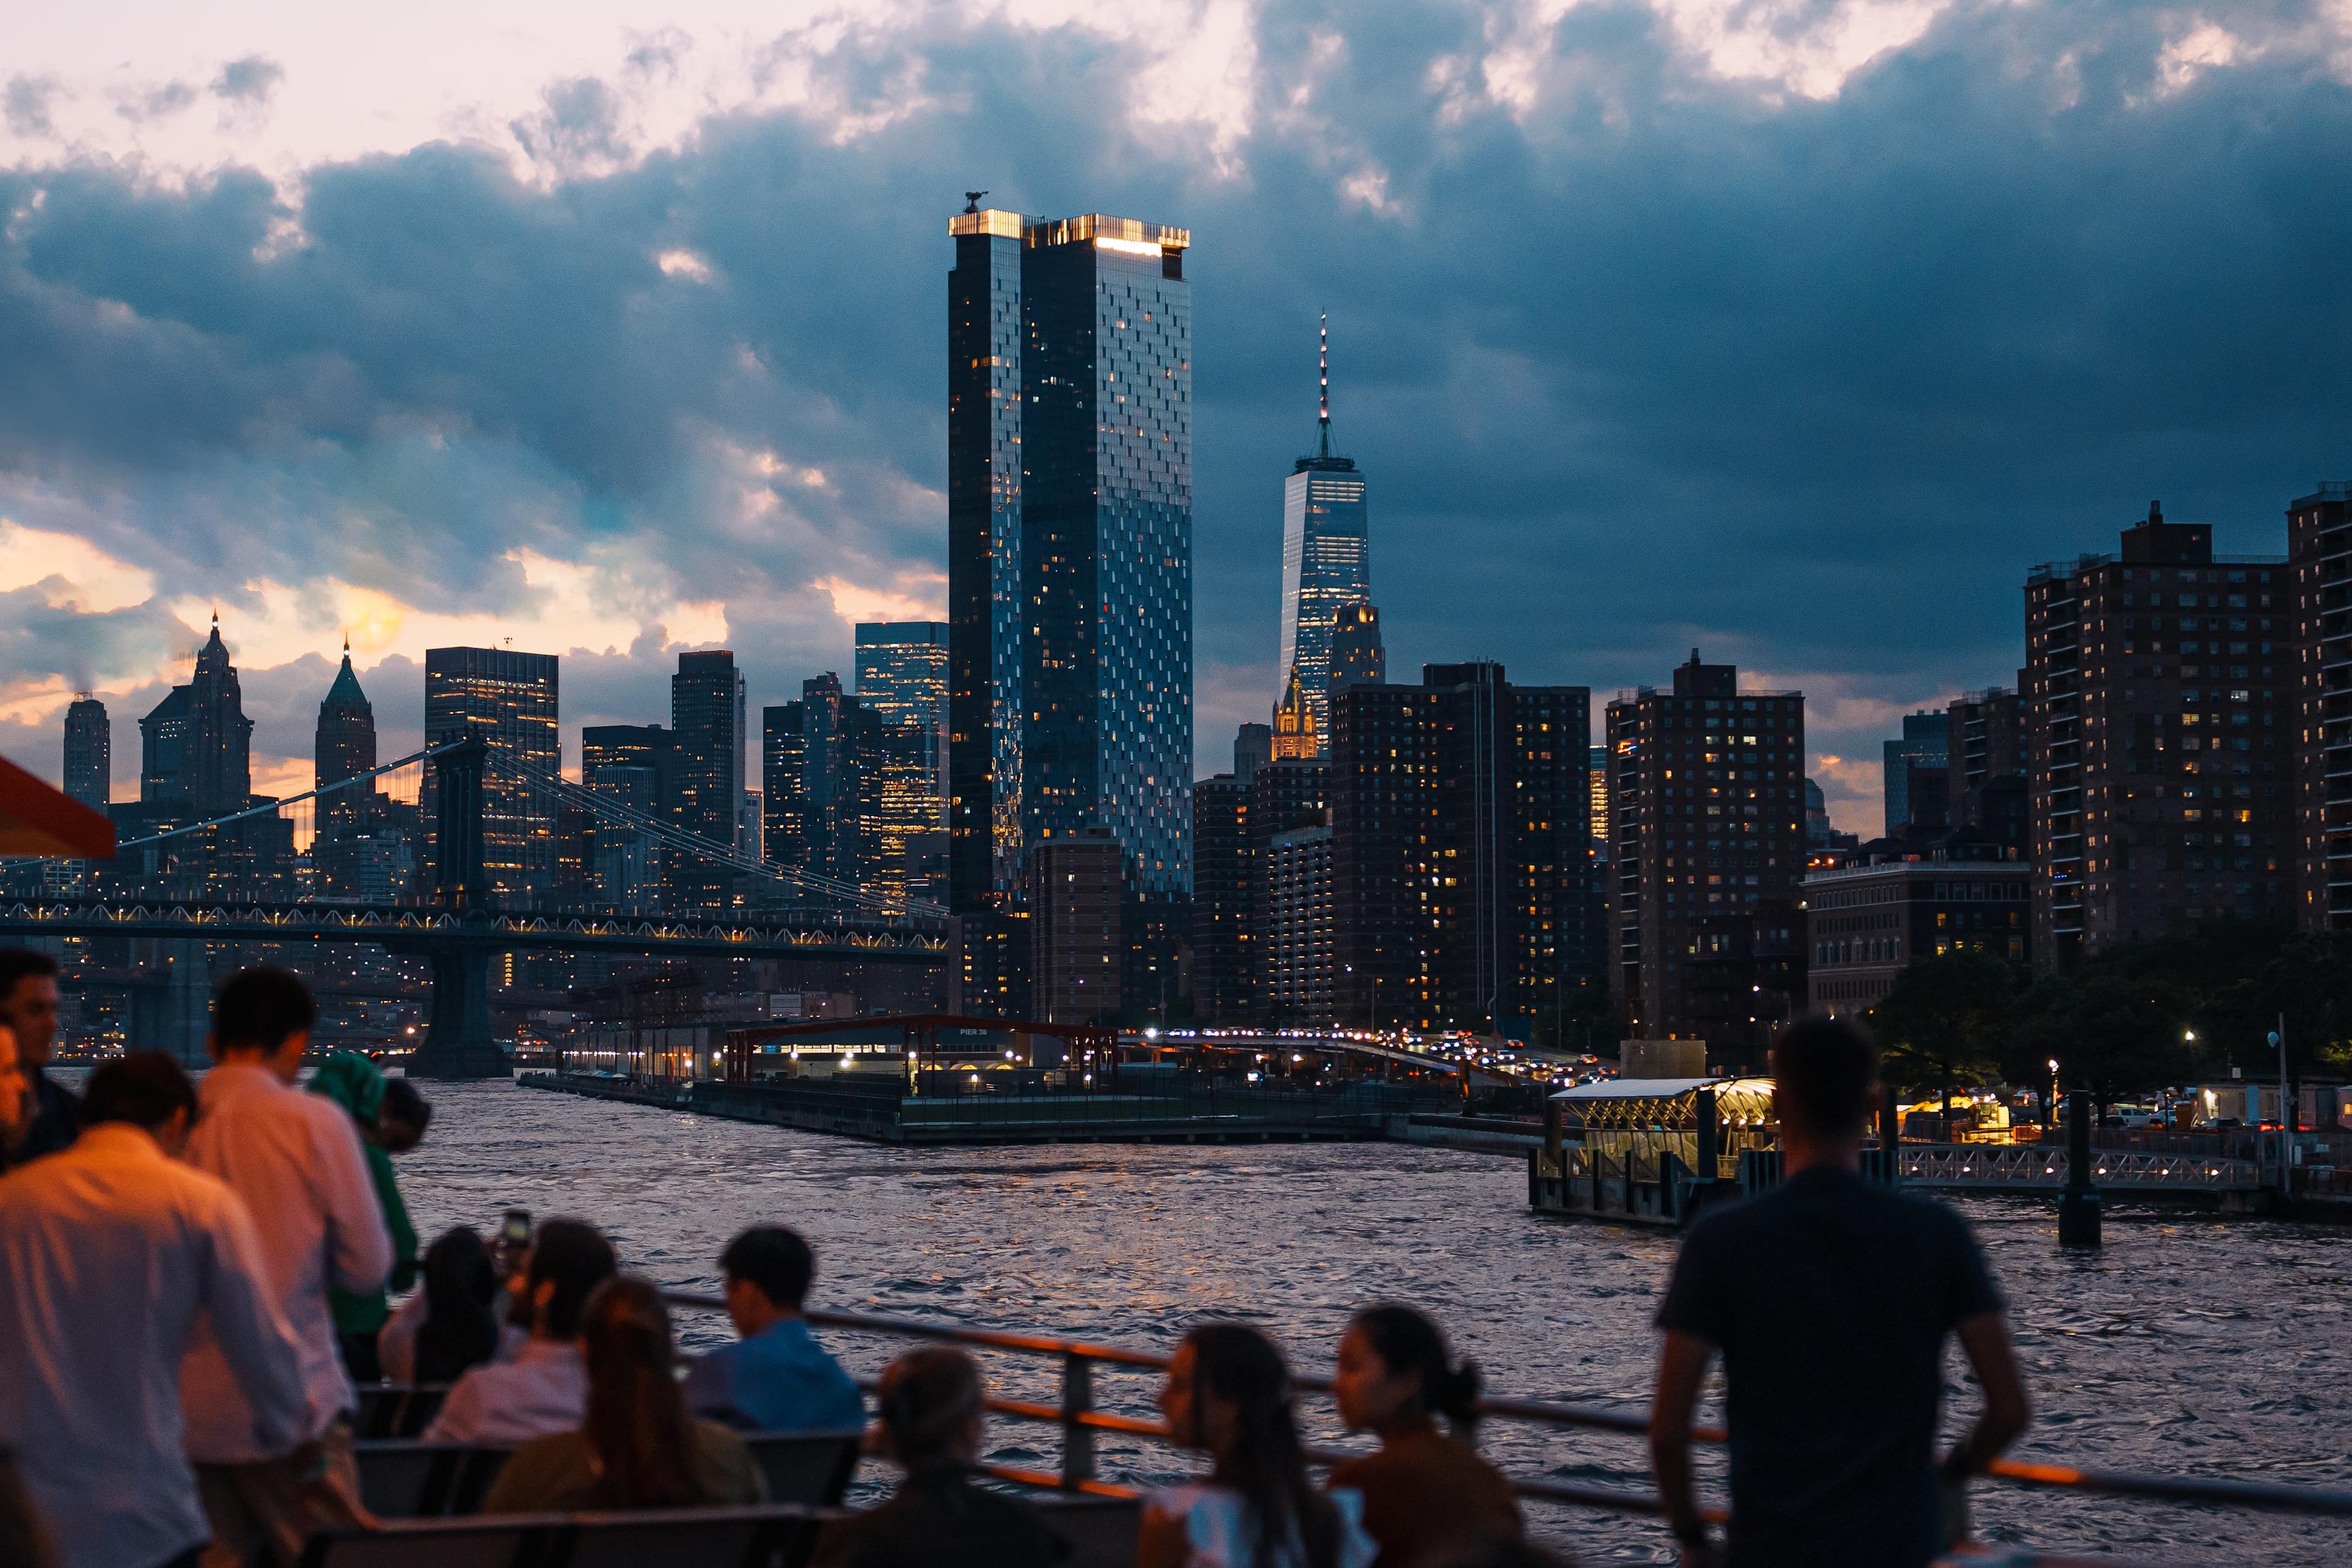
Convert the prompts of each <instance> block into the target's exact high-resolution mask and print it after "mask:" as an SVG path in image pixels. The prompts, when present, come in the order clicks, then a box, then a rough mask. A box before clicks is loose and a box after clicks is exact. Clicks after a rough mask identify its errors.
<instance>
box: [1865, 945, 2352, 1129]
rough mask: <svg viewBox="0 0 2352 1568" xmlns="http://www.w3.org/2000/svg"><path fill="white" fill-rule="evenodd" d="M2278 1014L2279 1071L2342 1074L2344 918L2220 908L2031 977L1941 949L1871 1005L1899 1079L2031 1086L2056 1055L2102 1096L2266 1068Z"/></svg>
mask: <svg viewBox="0 0 2352 1568" xmlns="http://www.w3.org/2000/svg"><path fill="white" fill-rule="evenodd" d="M2282 1018H2284V1021H2285V1035H2286V1045H2287V1068H2288V1072H2289V1075H2290V1076H2291V1077H2292V1078H2294V1079H2296V1080H2297V1081H2300V1080H2302V1079H2306V1078H2315V1077H2316V1078H2330V1079H2332V1078H2338V1077H2344V1076H2347V1074H2348V1073H2352V1045H2348V1044H2347V1038H2352V933H2342V932H2305V931H2295V930H2294V929H2293V928H2292V927H2291V926H2289V925H2287V924H2285V923H2284V922H2275V923H2273V922H2264V921H2218V922H2215V923H2213V924H2210V925H2205V926H2201V927H2200V928H2199V929H2198V930H2197V931H2195V932H2194V933H2193V934H2191V935H2189V936H2182V937H2166V938H2159V939H2157V940H2153V941H2146V942H2118V943H2116V944H2115V945H2113V946H2110V947H2106V948H2103V949H2101V950H2099V951H2098V952H2095V954H2093V955H2091V956H2089V957H2087V958H2085V959H2084V961H2083V963H2081V964H2080V965H2079V966H2078V968H2077V969H2076V971H2075V973H2073V974H2051V975H2044V976H2042V978H2040V979H2038V980H2033V981H2031V982H2030V983H2029V982H2027V981H2026V980H2025V979H2024V977H2023V976H2021V974H2020V973H2019V972H2018V970H2017V968H2016V967H2015V966H2014V965H2012V964H2011V963H2006V962H2004V961H2002V960H2001V959H1999V958H1996V957H1994V956H1992V955H1991V954H1990V953H1987V952H1975V951H1964V952H1951V953H1947V954H1943V955H1941V956H1937V957H1931V958H1923V959H1920V960H1918V961H1917V962H1916V963H1912V964H1911V965H1910V967H1908V968H1907V969H1906V970H1905V971H1904V972H1903V973H1902V975H1901V976H1900V977H1899V978H1898V979H1897V980H1896V982H1895V988H1894V989H1893V990H1892V991H1891V992H1889V993H1888V994H1887V995H1886V998H1885V1000H1884V1001H1882V1002H1881V1003H1880V1004H1879V1005H1878V1006H1877V1007H1875V1008H1874V1009H1873V1010H1872V1012H1871V1015H1870V1021H1871V1024H1872V1026H1874V1028H1875V1029H1876V1030H1877V1031H1878V1034H1879V1036H1880V1038H1881V1039H1882V1040H1883V1041H1884V1042H1885V1047H1886V1073H1887V1076H1888V1077H1889V1079H1891V1080H1892V1081H1893V1082H1894V1083H1895V1085H1896V1087H1898V1088H1900V1089H1908V1090H1912V1091H1915V1092H1927V1091H1944V1092H1948V1091H1951V1090H1954V1089H1966V1088H1976V1087H1981V1086H1983V1085H1986V1084H1991V1083H2006V1084H2010V1085H2011V1086H2014V1087H2017V1088H2031V1089H2042V1088H2046V1087H2047V1086H2048V1084H2049V1081H2050V1076H2051V1075H2050V1070H2049V1063H2050V1062H2051V1061H2052V1060H2053V1059H2054V1060H2056V1061H2057V1063H2058V1078H2059V1080H2060V1084H2061V1087H2062V1088H2064V1089H2088V1090H2089V1091H2090V1093H2091V1095H2092V1098H2093V1099H2094V1100H2095V1101H2096V1102H2097V1103H2098V1106H2099V1109H2100V1110H2102V1111H2105V1109H2106V1107H2107V1106H2108V1105H2110V1104H2112V1103H2113V1102H2115V1101H2116V1100H2119V1099H2123V1098H2126V1097H2128V1096H2131V1095H2134V1094H2138V1093H2141V1092H2144V1091H2146V1090H2148V1089H2158V1088H2162V1087H2164V1086H2167V1085H2172V1084H2185V1083H2189V1082H2193V1081H2196V1080H2199V1079H2218V1078H2227V1077H2229V1076H2230V1069H2231V1068H2233V1067H2235V1068H2242V1070H2243V1071H2244V1074H2245V1076H2246V1077H2248V1078H2250V1079H2267V1078H2274V1077H2275V1076H2276V1075H2277V1072H2278V1052H2277V1050H2276V1048H2275V1047H2273V1046H2272V1045H2271V1043H2270V1035H2271V1032H2272V1031H2273V1029H2276V1028H2278V1027H2279V1026H2280V1020H2281V1019H2282Z"/></svg>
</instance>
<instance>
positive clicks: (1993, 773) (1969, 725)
mask: <svg viewBox="0 0 2352 1568" xmlns="http://www.w3.org/2000/svg"><path fill="white" fill-rule="evenodd" d="M1947 712H1948V716H1949V719H1948V726H1947V734H1948V755H1949V756H1950V758H1951V772H1950V774H1949V778H1948V783H1947V784H1946V785H1945V794H1946V796H1947V799H1948V802H1949V805H1950V818H1951V824H1952V826H1954V827H1955V828H1963V827H1967V828H1976V829H1978V830H1979V831H1981V832H1983V833H1984V834H1985V835H1986V836H1987V837H1990V838H1991V839H1992V840H1993V841H1994V842H1995V843H1997V844H1999V845H2000V846H2001V847H2002V849H2003V850H2004V852H2005V853H2006V856H2007V858H2011V859H2023V858H2025V855H2026V844H2027V841H2028V839H2029V838H2030V837H2031V836H2032V835H2031V832H2030V829H2029V827H2028V825H2027V807H2026V799H2027V787H2026V782H2025V705H2024V704H2023V702H2021V700H2019V698H2018V695H2017V693H2016V692H2014V691H2011V690H2010V689H2008V688H2006V687H2000V686H1994V687H1989V688H1987V689H1985V690H1982V691H1969V692H1965V693H1963V694H1961V695H1960V696H1959V697H1957V698H1955V699H1954V700H1953V701H1952V705H1951V707H1950V708H1949V709H1948V710H1947Z"/></svg>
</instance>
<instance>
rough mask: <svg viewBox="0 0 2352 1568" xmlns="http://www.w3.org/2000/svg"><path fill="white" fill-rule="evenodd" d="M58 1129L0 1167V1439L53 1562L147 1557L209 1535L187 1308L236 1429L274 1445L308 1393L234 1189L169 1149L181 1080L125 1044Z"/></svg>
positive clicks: (188, 1553) (84, 1565) (135, 1562)
mask: <svg viewBox="0 0 2352 1568" xmlns="http://www.w3.org/2000/svg"><path fill="white" fill-rule="evenodd" d="M82 1109H83V1114H84V1119H85V1120H84V1126H83V1131H82V1134H81V1136H80V1138H79V1140H77V1141H76V1142H75V1143H74V1145H73V1146H72V1147H71V1148H69V1149H67V1150H64V1151H62V1152H58V1153H57V1154H54V1155H51V1156H50V1157H49V1158H47V1159H45V1160H42V1161H40V1162H39V1163H36V1164H34V1165H31V1166H28V1167H27V1168H26V1169H25V1170H22V1171H19V1172H16V1173H13V1174H11V1175H10V1176H9V1177H8V1178H7V1180H5V1181H0V1322H5V1323H7V1324H9V1325H10V1330H9V1331H8V1332H7V1333H5V1334H0V1448H5V1447H14V1448H15V1449H16V1451H17V1458H18V1465H19V1467H20V1468H21V1470H22V1472H23V1475H24V1479H25V1484H26V1489H27V1490H28V1491H29V1492H30V1493H31V1495H32V1498H33V1500H34V1502H35V1503H36V1504H37V1505H38V1507H39V1508H40V1510H41V1511H42V1512H43V1514H44V1515H46V1517H47V1521H48V1524H49V1527H50V1529H51V1530H52V1531H54V1533H55V1534H56V1536H57V1540H58V1549H59V1552H60V1554H61V1556H62V1559H63V1564H62V1568H163V1565H164V1564H177V1563H182V1562H184V1561H193V1559H194V1556H195V1553H196V1552H197V1550H198V1549H200V1548H201V1547H203V1545H204V1544H205V1541H206V1540H207V1539H208V1538H209V1537H210V1536H211V1534H212V1531H211V1528H210V1526H209V1525H208V1524H207V1523H206V1521H205V1510H204V1509H203V1507H202V1506H201V1505H200V1503H199V1501H198V1499H197V1491H196V1479H195V1477H194V1474H193V1473H192V1472H191V1471H190V1469H189V1466H188V1459H187V1455H186V1445H185V1433H184V1426H183V1421H182V1416H181V1368H182V1353H183V1352H184V1348H185V1346H186V1344H187V1341H188V1336H189V1334H190V1332H191V1331H192V1330H193V1329H194V1326H195V1324H196V1323H197V1322H198V1321H200V1320H201V1321H205V1322H206V1323H208V1324H209V1328H208V1330H207V1333H208V1337H209V1341H210V1342H211V1343H212V1344H213V1346H214V1347H215V1351H216V1352H217V1353H218V1354H219V1355H220V1357H221V1359H222V1362H223V1364H224V1365H225V1366H226V1368H227V1370H228V1374H229V1376H230V1378H231V1381H232V1382H233V1384H234V1385H235V1387H236V1391H237V1395H238V1400H239V1404H240V1405H241V1407H242V1408H243V1409H244V1410H245V1412H246V1413H247V1420H248V1422H249V1423H250V1425H249V1428H248V1431H249V1440H250V1441H251V1442H252V1443H253V1445H254V1446H255V1447H257V1448H258V1449H260V1450H262V1451H264V1452H267V1453H271V1454H287V1453H290V1452H291V1451H292V1450H294V1449H295V1448H296V1447H297V1446H298V1445H299V1444H300V1443H301V1442H302V1440H303V1438H304V1436H305V1433H306V1428H307V1426H308V1417H309V1400H308V1397H307V1395H306V1394H305V1393H304V1391H303V1387H302V1373H301V1367H300V1364H299V1360H298V1357H297V1352H296V1350H295V1345H294V1339H293V1335H292V1333H291V1332H290V1331H289V1330H288V1328H287V1326H286V1321H285V1319H284V1317H283V1316H282V1315H281V1314H280V1313H279V1312H278V1307H277V1304H276V1302H275V1300H274V1299H273V1288H272V1284H271V1281H270V1279H269V1277H268V1265H267V1263H266V1261H265V1259H264V1258H263V1256H262V1251H261V1244H260V1241H259V1239H258V1238H257V1237H256V1236H255V1234H254V1229H253V1221H252V1219H251V1217H250V1216H249V1215H247V1212H246V1207H245V1205H244V1204H243V1203H241V1202H239V1201H238V1199H237V1197H236V1194H234V1193H232V1192H230V1191H229V1190H228V1189H227V1188H226V1187H225V1186H223V1185H222V1184H220V1183H219V1182H217V1181H215V1179H214V1178H212V1177H211V1176H208V1175H206V1174H205V1173H203V1172H201V1171H197V1170H194V1169H192V1168H191V1167H189V1166H187V1165H184V1164H182V1163H179V1162H178V1161H176V1160H174V1159H173V1158H171V1156H172V1155H173V1154H174V1153H176V1152H179V1150H180V1148H181V1147H182V1145H183V1144H184V1142H186V1140H187V1136H188V1123H189V1121H190V1119H191V1118H192V1117H193V1116H194V1113H195V1110H196V1093H195V1089H194V1086H193V1085H191V1084H190V1083H189V1082H188V1077H187V1074H185V1073H184V1072H183V1071H181V1070H180V1068H179V1066H178V1064H176V1063H174V1062H173V1060H172V1059H171V1058H168V1057H165V1056H163V1055H161V1054H159V1053H156V1052H152V1051H151V1052H139V1053H133V1054H132V1055H130V1056H127V1057H124V1058H121V1059H120V1060H117V1061H110V1062H108V1063H106V1064H105V1065H104V1066H102V1067H100V1068H99V1069H98V1070H97V1071H96V1072H95V1073H92V1074H91V1075H90V1079H89V1093H88V1095H87V1096H86V1097H85V1099H84V1100H83V1102H82Z"/></svg>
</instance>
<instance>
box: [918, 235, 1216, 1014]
mask: <svg viewBox="0 0 2352 1568" xmlns="http://www.w3.org/2000/svg"><path fill="white" fill-rule="evenodd" d="M950 234H951V235H952V236H953V237H954V241H955V253H956V260H955V267H954V268H953V270H952V271H950V274H949V279H948V292H949V309H948V520H949V551H948V554H949V563H948V597H949V617H948V618H949V630H948V638H949V649H948V652H949V687H950V690H949V740H948V750H949V831H950V851H949V854H950V869H949V881H950V895H951V897H950V901H951V902H952V904H953V905H954V906H955V908H956V909H957V910H958V911H959V912H960V913H966V914H976V913H977V912H979V911H983V910H993V909H1001V908H1002V907H1003V905H1004V904H1005V903H1006V901H1007V900H1008V899H1009V898H1010V897H1011V896H1012V895H1013V894H1014V893H1015V892H1016V890H1017V889H1018V886H1019V883H1020V878H1021V868H1022V867H1023V865H1024V863H1025V858H1026V855H1027V852H1028V850H1029V849H1030V847H1032V846H1034V845H1039V844H1045V843H1049V842H1054V841H1057V840H1060V839H1064V838H1071V837H1077V836H1079V835H1081V834H1087V835H1092V834H1093V832H1094V830H1096V829H1102V830H1104V831H1106V832H1108V834H1109V836H1110V838H1111V840H1112V841H1114V842H1116V843H1117V844H1118V845H1119V846H1120V847H1121V849H1122V852H1123V853H1124V854H1125V855H1126V856H1127V858H1128V872H1129V874H1128V876H1127V878H1126V883H1127V886H1128V887H1129V890H1130V892H1131V893H1133V894H1135V895H1138V896H1141V897H1146V898H1159V899H1175V898H1181V894H1182V892H1183V890H1184V889H1186V888H1188V887H1189V886H1190V885H1191V881H1192V854H1191V839H1192V803H1191V799H1190V794H1191V785H1192V321H1191V316H1192V303H1191V295H1190V292H1189V286H1188V284H1187V283H1186V281H1185V278H1184V251H1185V248H1186V247H1188V246H1189V245H1190V244H1191V242H1192V241H1191V236H1190V235H1188V234H1187V233H1186V232H1185V231H1184V230H1182V229H1181V228H1169V227H1163V226H1159V225H1155V224H1144V223H1139V222H1136V221H1134V220H1132V219H1128V218H1116V217H1107V216H1102V215H1100V214H1087V215H1084V216H1078V217H1073V218H1066V219H1061V220H1055V221H1048V220H1045V219H1038V218H1025V217H1023V216H1021V215H1019V214H1017V213H1012V212H1004V211H1000V210H993V209H992V210H987V211H982V210H980V209H979V208H978V207H977V206H976V205H975V206H972V207H970V208H968V209H967V210H966V211H965V212H963V213H961V214H960V215H958V216H956V217H955V218H954V220H953V221H952V222H951V223H950ZM1089 842H1090V843H1091V842H1097V840H1095V839H1094V838H1092V837H1090V838H1089ZM974 1000H977V999H974Z"/></svg>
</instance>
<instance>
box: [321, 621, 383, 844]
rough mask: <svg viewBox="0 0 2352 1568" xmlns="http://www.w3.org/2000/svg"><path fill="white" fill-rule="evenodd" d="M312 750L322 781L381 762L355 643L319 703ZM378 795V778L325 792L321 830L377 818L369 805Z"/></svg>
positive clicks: (347, 646) (332, 781)
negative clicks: (354, 654)
mask: <svg viewBox="0 0 2352 1568" xmlns="http://www.w3.org/2000/svg"><path fill="white" fill-rule="evenodd" d="M310 754H311V761H312V765H313V768H314V771H315V774H316V777H317V780H318V784H319V787H320V788H321V789H324V788H325V787H326V786H327V785H329V784H340V783H341V782H342V781H343V780H345V779H353V778H357V777H359V775H360V774H362V773H368V772H370V771H372V770H373V768H374V767H375V709H374V707H373V705H372V704H371V703H370V702H369V701H368V700H367V693H366V692H364V691H362V690H361V689H360V678H359V676H358V674H357V673H356V672H355V671H354V670H353V669H352V645H351V643H350V641H349V640H348V639H346V640H345V641H344V643H343V662H342V667H341V668H339V669H337V670H336V671H335V680H334V684H333V685H331V686H330V687H328V688H327V695H326V696H325V697H324V698H323V699H321V700H320V703H319V721H318V724H317V726H316V728H315V729H314V730H313V731H312V733H311V742H310ZM375 795H376V788H375V785H374V784H373V783H370V784H353V785H352V786H351V787H350V788H348V789H341V790H337V791H335V792H334V793H333V794H332V795H320V797H319V802H318V810H317V813H316V816H317V821H318V824H319V831H320V832H321V833H327V832H330V831H331V830H336V829H352V828H356V827H358V826H360V825H361V824H362V823H365V822H368V821H370V820H372V819H373V816H374V814H373V812H372V811H370V810H369V806H370V805H372V804H373V800H374V797H375Z"/></svg>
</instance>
